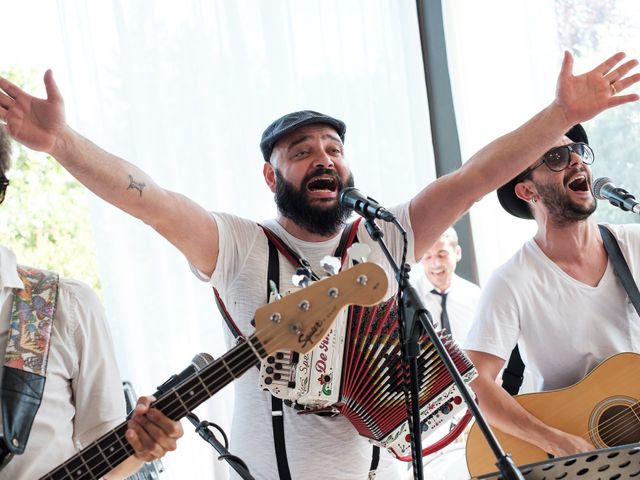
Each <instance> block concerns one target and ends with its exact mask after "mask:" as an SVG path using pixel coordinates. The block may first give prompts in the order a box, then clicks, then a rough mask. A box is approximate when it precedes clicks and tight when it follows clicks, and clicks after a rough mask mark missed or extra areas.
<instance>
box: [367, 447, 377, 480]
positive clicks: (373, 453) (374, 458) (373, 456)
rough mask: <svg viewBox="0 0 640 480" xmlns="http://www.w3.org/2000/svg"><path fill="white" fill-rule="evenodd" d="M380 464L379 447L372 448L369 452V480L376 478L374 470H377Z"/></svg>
mask: <svg viewBox="0 0 640 480" xmlns="http://www.w3.org/2000/svg"><path fill="white" fill-rule="evenodd" d="M379 463H380V447H378V446H377V445H374V446H373V450H372V451H371V466H370V467H369V480H373V479H374V478H376V470H378V464H379Z"/></svg>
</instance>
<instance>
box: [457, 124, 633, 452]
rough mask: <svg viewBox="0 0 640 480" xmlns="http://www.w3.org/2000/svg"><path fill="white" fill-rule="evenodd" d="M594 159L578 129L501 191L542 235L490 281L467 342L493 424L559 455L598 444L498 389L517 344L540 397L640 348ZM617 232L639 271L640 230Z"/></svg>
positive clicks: (508, 205)
mask: <svg viewBox="0 0 640 480" xmlns="http://www.w3.org/2000/svg"><path fill="white" fill-rule="evenodd" d="M594 158H595V157H594V153H593V151H592V149H591V148H590V147H589V145H588V139H587V135H586V133H585V130H584V129H583V127H582V126H581V125H575V126H574V127H573V128H571V130H569V131H568V132H567V133H566V135H565V136H564V137H562V138H561V139H560V140H558V141H557V142H556V145H555V146H554V147H553V148H551V149H550V150H548V151H547V152H546V153H545V154H544V155H542V157H541V158H540V159H538V160H536V161H535V162H533V163H532V164H531V166H530V167H528V168H527V169H525V170H524V171H523V172H522V173H521V174H519V175H517V176H516V177H515V178H514V179H512V180H511V181H509V182H508V183H506V184H505V185H503V186H502V187H500V188H499V189H498V199H499V200H500V203H501V205H502V207H503V208H504V209H505V210H506V211H507V212H509V213H510V214H511V215H514V216H516V217H519V218H523V219H534V220H535V221H536V223H537V225H538V230H537V233H536V234H535V236H534V237H533V238H532V239H531V240H529V241H528V242H527V243H525V244H524V245H523V246H522V248H521V249H520V250H519V251H518V252H517V253H516V254H515V255H514V256H513V257H512V258H511V259H510V260H509V261H507V262H506V263H505V264H504V265H502V266H501V267H500V268H498V269H497V270H496V271H495V272H494V273H493V275H492V276H491V278H490V279H489V281H488V283H487V285H486V286H485V287H484V289H483V292H482V295H481V298H480V304H479V306H478V309H477V311H476V317H475V321H474V325H473V327H472V330H471V332H470V334H469V337H468V339H467V342H466V345H465V347H466V348H467V352H468V353H469V356H470V358H471V360H472V361H473V363H474V364H475V365H476V367H477V369H478V372H479V376H478V378H477V379H476V380H474V382H473V383H472V388H473V390H474V392H475V393H476V394H477V396H478V399H479V401H480V405H481V407H482V408H483V411H484V412H485V413H486V415H487V417H488V420H489V421H490V423H492V424H493V425H494V426H495V427H497V428H498V429H499V430H501V431H503V432H505V433H509V434H511V435H513V436H515V437H518V438H520V439H522V440H525V441H526V442H528V443H531V444H533V445H535V446H537V447H539V448H541V449H542V450H543V451H545V452H548V453H551V454H553V455H555V456H563V455H568V454H574V453H578V452H581V451H588V450H593V449H594V446H593V445H592V444H591V443H590V441H589V440H588V435H587V434H586V433H585V437H582V436H579V435H574V434H571V433H567V432H563V431H560V430H558V429H556V428H553V427H551V426H549V425H546V424H544V423H543V422H542V421H540V420H539V419H538V418H536V417H535V416H533V415H532V414H530V413H529V412H527V411H526V410H525V409H524V408H522V407H521V406H520V405H519V404H518V403H517V402H516V401H515V400H513V398H512V397H511V396H509V394H508V393H507V392H506V391H505V390H504V389H503V388H501V387H500V385H499V384H498V383H496V378H497V377H498V374H499V373H500V371H501V369H502V368H503V366H504V365H505V363H506V360H508V359H509V358H510V354H511V352H512V350H513V349H514V347H515V346H516V345H518V347H519V351H520V353H521V355H522V358H523V359H524V363H525V365H526V366H527V368H528V371H530V372H531V373H532V374H533V376H534V379H535V389H536V390H538V391H545V390H555V389H559V388H564V387H569V386H571V385H573V384H575V383H576V382H578V381H579V380H581V379H582V378H584V377H585V376H586V375H587V374H588V373H589V372H590V371H591V370H592V369H593V368H594V367H596V366H597V365H598V364H599V363H601V362H602V361H604V360H605V359H607V358H608V357H610V356H611V355H613V354H616V353H619V352H625V351H635V352H640V336H639V335H638V334H637V332H638V331H639V330H638V325H640V318H638V315H637V313H636V312H635V310H634V308H633V306H632V305H631V304H630V303H629V302H628V300H627V294H626V292H625V290H624V288H623V286H622V285H621V283H620V282H619V280H618V278H617V277H616V275H615V273H614V271H613V268H612V265H611V262H609V258H608V255H607V253H606V251H605V248H604V244H603V241H602V238H601V235H600V232H599V229H598V226H597V224H596V222H595V221H593V220H592V219H591V218H590V217H591V214H592V213H593V212H594V211H595V209H596V200H595V198H594V196H593V194H592V192H591V183H592V173H591V169H590V167H589V165H590V164H592V163H593V161H594ZM608 228H609V229H610V230H611V231H612V232H613V234H614V236H615V237H616V238H617V241H618V243H619V244H620V247H621V249H622V252H623V253H624V256H625V257H626V259H627V261H628V263H629V267H630V269H631V272H632V273H633V274H634V275H640V256H638V252H640V226H639V225H609V226H608ZM574 433H580V434H582V433H584V432H574Z"/></svg>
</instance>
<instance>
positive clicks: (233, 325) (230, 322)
mask: <svg viewBox="0 0 640 480" xmlns="http://www.w3.org/2000/svg"><path fill="white" fill-rule="evenodd" d="M213 297H214V298H215V300H216V305H217V306H218V310H220V315H221V316H222V319H223V320H224V323H226V324H227V328H228V329H229V330H230V331H231V333H232V334H233V337H234V338H235V339H236V340H238V339H239V338H244V335H243V334H242V332H241V331H240V329H239V328H238V325H236V322H234V321H233V318H231V315H230V314H229V311H228V310H227V307H226V306H225V304H224V302H223V301H222V298H221V297H220V292H218V289H217V288H216V287H213Z"/></svg>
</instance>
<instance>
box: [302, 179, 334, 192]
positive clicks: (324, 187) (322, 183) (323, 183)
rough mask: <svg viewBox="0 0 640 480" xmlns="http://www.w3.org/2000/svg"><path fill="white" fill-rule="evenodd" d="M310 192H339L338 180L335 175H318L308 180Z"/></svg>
mask: <svg viewBox="0 0 640 480" xmlns="http://www.w3.org/2000/svg"><path fill="white" fill-rule="evenodd" d="M307 190H309V191H310V192H337V191H338V181H337V180H336V179H335V178H333V177H317V178H314V179H313V180H311V181H309V182H307Z"/></svg>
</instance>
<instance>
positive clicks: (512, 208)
mask: <svg viewBox="0 0 640 480" xmlns="http://www.w3.org/2000/svg"><path fill="white" fill-rule="evenodd" d="M565 135H566V136H567V137H569V139H571V140H572V141H574V142H576V143H579V142H582V143H586V144H588V143H589V139H588V138H587V132H585V131H584V128H583V127H582V125H580V124H577V125H574V126H573V127H572V128H571V130H569V131H568V132H567V133H565ZM519 177H520V175H518V176H516V177H515V178H512V179H511V180H510V181H508V182H507V183H505V184H504V185H503V186H501V187H500V188H498V192H497V193H498V200H499V201H500V205H502V208H504V209H505V210H506V211H507V212H509V213H510V214H511V215H513V216H515V217H519V218H524V219H527V220H531V219H532V218H533V215H532V214H531V210H530V209H529V206H528V205H527V202H525V201H524V200H522V199H521V198H518V196H517V195H516V191H515V188H516V185H517V184H518V183H520V181H519Z"/></svg>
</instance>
